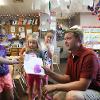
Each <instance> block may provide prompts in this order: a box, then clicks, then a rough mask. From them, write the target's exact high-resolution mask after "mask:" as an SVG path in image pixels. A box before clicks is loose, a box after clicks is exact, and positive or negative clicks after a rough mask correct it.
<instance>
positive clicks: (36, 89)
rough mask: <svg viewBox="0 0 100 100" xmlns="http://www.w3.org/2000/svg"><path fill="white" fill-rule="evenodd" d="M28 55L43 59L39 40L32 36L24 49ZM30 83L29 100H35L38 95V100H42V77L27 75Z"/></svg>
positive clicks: (28, 38)
mask: <svg viewBox="0 0 100 100" xmlns="http://www.w3.org/2000/svg"><path fill="white" fill-rule="evenodd" d="M23 51H25V53H26V54H31V55H32V56H34V57H40V58H43V57H42V52H41V51H40V50H39V46H38V42H37V39H36V38H34V37H33V36H32V35H30V36H28V37H27V40H26V46H25V47H24V48H23ZM27 83H28V100H33V99H34V98H35V96H36V95H38V100H41V96H42V95H41V76H40V75H35V74H28V75H27Z"/></svg>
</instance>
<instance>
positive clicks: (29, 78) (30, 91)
mask: <svg viewBox="0 0 100 100" xmlns="http://www.w3.org/2000/svg"><path fill="white" fill-rule="evenodd" d="M27 83H28V100H32V94H33V83H34V79H33V76H32V75H27Z"/></svg>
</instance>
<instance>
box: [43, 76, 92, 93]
mask: <svg viewBox="0 0 100 100" xmlns="http://www.w3.org/2000/svg"><path fill="white" fill-rule="evenodd" d="M90 83H91V80H89V79H85V78H80V80H79V81H74V82H70V83H65V84H53V85H45V89H46V92H52V91H56V90H57V91H70V90H80V91H84V90H86V89H87V88H88V86H89V85H90Z"/></svg>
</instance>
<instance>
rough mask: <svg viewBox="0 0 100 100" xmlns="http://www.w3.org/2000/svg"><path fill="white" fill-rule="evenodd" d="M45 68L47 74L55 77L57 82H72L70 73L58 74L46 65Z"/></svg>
mask: <svg viewBox="0 0 100 100" xmlns="http://www.w3.org/2000/svg"><path fill="white" fill-rule="evenodd" d="M43 69H44V70H45V72H46V74H48V75H49V76H50V77H51V78H52V79H54V80H55V81H57V82H60V83H67V82H70V77H69V75H61V74H57V73H55V72H53V71H51V70H50V69H48V68H46V67H43Z"/></svg>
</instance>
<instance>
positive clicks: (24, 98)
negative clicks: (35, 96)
mask: <svg viewBox="0 0 100 100" xmlns="http://www.w3.org/2000/svg"><path fill="white" fill-rule="evenodd" d="M59 68H60V71H59V70H58V68H57V66H56V65H54V71H55V72H57V73H60V74H64V73H65V71H66V70H65V68H66V61H65V60H63V61H62V62H61V64H60V65H59ZM54 83H55V81H54V80H52V79H51V78H49V84H54ZM18 88H19V89H20V86H19V87H18ZM20 92H21V91H20ZM19 97H20V98H19V99H15V100H28V98H27V94H23V95H22V94H21V96H19Z"/></svg>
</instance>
